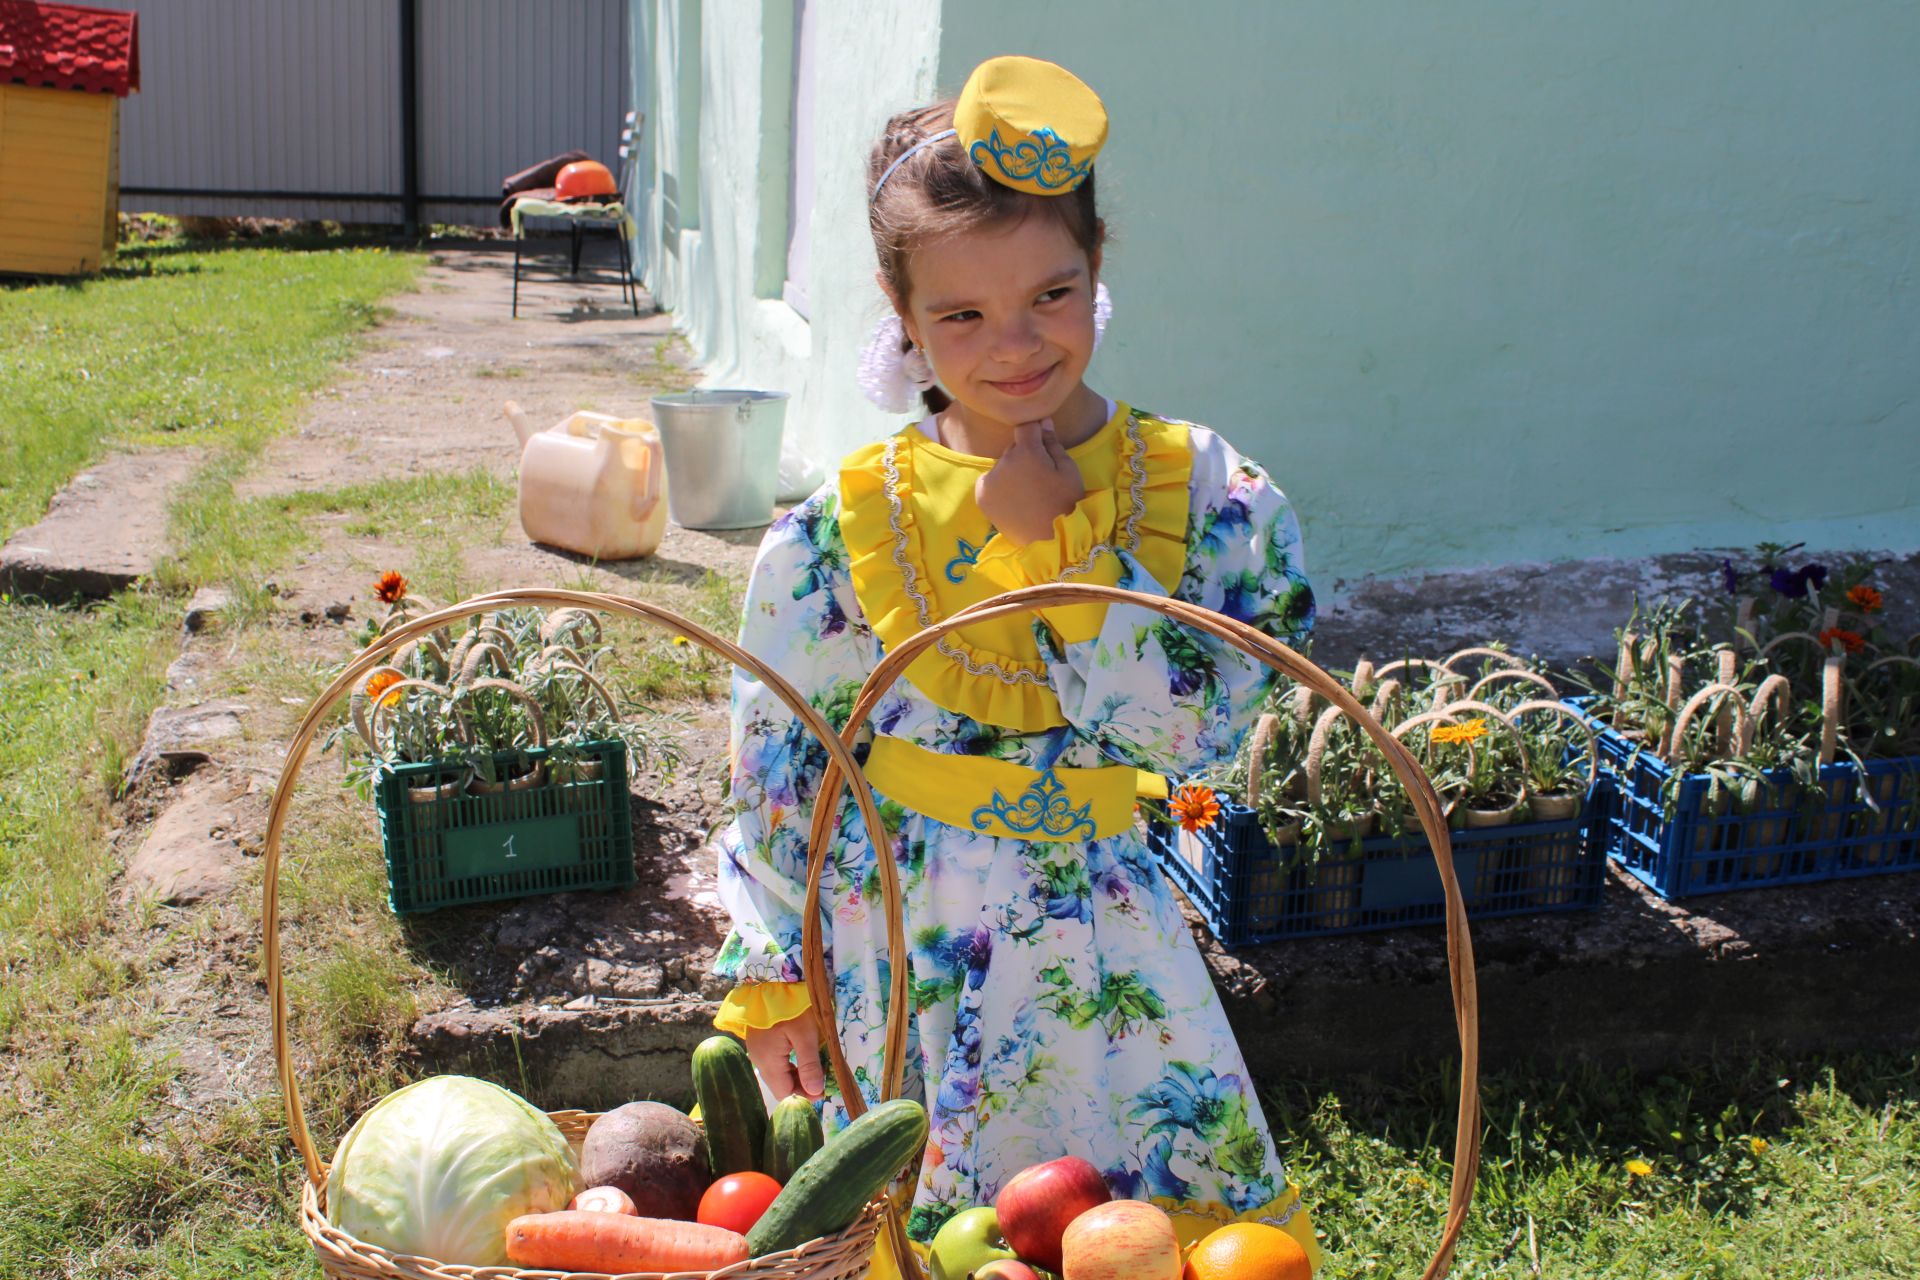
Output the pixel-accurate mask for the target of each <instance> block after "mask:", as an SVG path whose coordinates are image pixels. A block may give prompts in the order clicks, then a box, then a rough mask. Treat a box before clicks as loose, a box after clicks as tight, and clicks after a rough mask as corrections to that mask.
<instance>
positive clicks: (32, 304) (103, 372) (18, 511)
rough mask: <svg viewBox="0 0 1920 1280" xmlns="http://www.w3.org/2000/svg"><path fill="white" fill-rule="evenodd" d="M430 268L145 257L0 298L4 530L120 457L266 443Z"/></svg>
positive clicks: (298, 256)
mask: <svg viewBox="0 0 1920 1280" xmlns="http://www.w3.org/2000/svg"><path fill="white" fill-rule="evenodd" d="M417 261H418V260H417V259H416V258H413V257H410V256H407V255H401V254H393V253H388V252H386V251H384V250H380V249H369V248H360V249H331V250H323V251H319V252H313V253H275V252H261V251H259V250H249V249H242V248H233V249H226V250H211V251H206V252H183V251H180V249H179V248H178V247H177V246H136V247H133V248H131V249H129V250H127V251H126V252H125V253H123V254H122V256H121V260H120V263H119V265H118V266H117V267H116V268H114V269H113V271H111V272H109V273H108V274H107V275H105V276H103V277H101V278H98V279H93V280H84V281H77V282H62V283H50V284H28V285H19V286H12V287H8V288H4V289H0V404H4V405H6V406H7V412H6V413H5V414H4V415H0V477H5V479H4V482H0V531H4V532H11V531H12V530H14V529H16V528H18V527H19V526H21V525H23V524H28V523H31V522H32V521H33V520H35V519H37V518H38V517H39V515H40V513H41V512H42V511H43V510H45V508H46V504H47V499H48V498H50V497H51V496H52V495H53V493H54V491H55V490H56V489H58V488H59V487H60V486H61V485H62V484H64V483H66V481H67V479H68V478H69V477H71V476H72V475H73V474H74V473H75V472H76V471H79V470H81V469H82V468H83V467H85V466H86V465H87V464H88V463H90V462H92V461H94V459H95V458H97V457H98V456H99V454H100V452H101V450H102V448H103V447H104V446H105V445H107V444H109V443H126V444H141V445H151V446H160V447H168V446H177V445H181V444H196V445H229V444H233V443H236V442H258V441H260V440H262V439H265V438H266V437H267V436H268V435H270V434H271V433H272V432H273V430H275V429H276V428H277V426H278V425H279V422H280V419H281V417H282V415H284V414H285V412H286V411H287V410H288V409H289V408H291V407H292V406H293V405H295V404H297V403H299V401H300V400H301V399H302V398H303V397H304V396H305V395H306V394H307V393H308V392H310V391H312V390H313V389H315V388H317V387H318V386H319V385H320V384H321V383H322V381H323V380H324V379H325V377H326V375H327V372H328V370H329V369H330V368H331V367H332V366H333V364H334V363H335V362H336V361H337V360H339V359H340V357H342V356H343V355H344V354H346V352H347V350H348V345H347V344H348V343H349V341H350V340H351V338H352V336H353V335H354V334H356V333H358V332H359V331H361V330H362V329H365V328H366V327H367V325H368V324H370V323H371V322H372V321H373V320H374V319H376V318H377V316H378V309H377V306H376V303H377V302H378V300H379V299H380V298H381V297H382V296H384V295H385V294H388V293H391V292H392V291H393V290H395V289H398V288H403V287H405V286H406V285H407V284H408V283H410V282H411V281H412V279H413V275H414V272H415V270H416V269H417Z"/></svg>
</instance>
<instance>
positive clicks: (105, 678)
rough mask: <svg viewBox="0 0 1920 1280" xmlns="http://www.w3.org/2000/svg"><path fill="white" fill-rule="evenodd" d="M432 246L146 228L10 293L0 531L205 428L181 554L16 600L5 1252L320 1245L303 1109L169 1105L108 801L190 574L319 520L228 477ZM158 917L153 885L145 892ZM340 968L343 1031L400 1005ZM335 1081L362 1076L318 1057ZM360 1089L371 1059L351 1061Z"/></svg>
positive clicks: (241, 614)
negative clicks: (287, 1121) (336, 243)
mask: <svg viewBox="0 0 1920 1280" xmlns="http://www.w3.org/2000/svg"><path fill="white" fill-rule="evenodd" d="M417 268H418V258H417V256H413V255H403V254H393V253H388V252H385V251H382V250H376V249H364V248H360V249H339V248H330V247H325V246H324V245H322V246H321V247H318V248H316V250H315V251H312V252H299V253H294V252H287V251H285V250H284V249H275V248H272V247H266V246H259V245H249V246H244V247H242V246H235V247H231V248H221V249H201V248H196V247H194V246H189V245H178V244H163V245H146V246H134V247H130V248H129V249H127V250H126V251H124V252H123V255H122V258H121V262H120V264H119V266H117V267H116V268H114V269H113V270H112V271H110V272H108V273H106V274H105V275H103V276H102V277H101V278H98V279H94V280H88V281H79V282H67V283H53V284H29V285H15V286H9V287H6V288H4V289H0V404H5V405H6V406H7V412H6V413H5V414H4V415H0V477H4V478H3V479H0V533H11V532H12V531H13V530H14V529H16V528H18V527H20V526H21V525H23V524H26V523H29V522H31V521H32V520H34V519H37V518H38V516H39V514H40V512H41V511H42V510H43V509H44V508H45V505H46V502H47V500H48V498H49V497H50V496H51V495H52V493H53V492H54V491H55V490H56V489H58V488H59V486H60V485H62V484H63V483H65V482H66V480H67V479H68V478H69V477H71V476H72V475H73V474H74V473H75V472H76V471H78V470H80V469H81V468H83V467H84V466H86V465H88V464H90V463H91V462H93V461H94V460H95V459H97V458H98V457H99V455H100V453H101V452H102V451H103V450H105V449H107V448H109V447H114V446H120V445H135V446H142V447H158V448H166V447H174V446H179V445H185V444H191V445H194V446H197V447H199V448H201V449H202V450H203V451H204V462H203V464H202V466H201V467H200V469H199V470H198V472H197V473H196V474H195V476H194V477H193V479H192V481H191V482H190V483H189V484H187V485H186V486H185V487H184V489H183V491H182V493H181V494H180V496H179V498H178V499H177V501H176V503H175V505H174V509H173V512H172V516H173V535H174V545H175V546H176V547H177V548H179V553H178V554H177V555H176V556H175V557H174V558H173V559H172V560H171V561H169V562H168V563H167V564H166V565H165V566H164V567H163V568H162V570H161V571H160V572H159V573H158V574H156V578H155V581H154V582H153V583H151V584H149V585H148V586H147V587H145V588H143V589H140V590H136V591H130V592H123V593H121V594H120V595H118V596H115V597H113V598H112V599H110V600H107V601H104V602H101V603H98V604H95V605H90V606H85V607H50V606H46V605H43V604H40V603H38V602H34V601H25V600H7V601H5V602H4V603H0V1045H3V1046H4V1047H5V1049H6V1051H7V1052H6V1055H5V1058H6V1060H5V1064H4V1068H0V1070H3V1071H4V1078H5V1079H6V1081H7V1084H8V1087H6V1088H4V1089H0V1276H14V1275H28V1274H32V1275H46V1276H54V1275H69V1276H98V1275H124V1276H133V1275H152V1276H161V1275H166V1276H179V1275H205V1276H215V1275H221V1276H231V1275H245V1274H256V1275H258V1274H273V1275H283V1274H291V1273H296V1272H298V1271H299V1270H300V1269H301V1268H303V1267H306V1266H310V1263H308V1262H306V1261H305V1257H306V1250H305V1247H304V1244H303V1242H302V1241H301V1238H300V1236H299V1232H298V1229H297V1227H296V1226H295V1225H294V1224H293V1222H292V1220H291V1218H290V1216H289V1214H288V1211H287V1204H288V1201H287V1189H288V1187H289V1186H291V1185H292V1184H291V1182H290V1181H289V1177H290V1174H291V1170H290V1169H289V1167H288V1165H287V1158H288V1152H289V1148H288V1146H287V1143H286V1138H285V1133H284V1130H283V1129H282V1128H281V1126H280V1124H279V1122H278V1120H277V1118H276V1116H275V1115H273V1114H271V1113H270V1111H269V1110H268V1109H264V1108H252V1107H248V1108H238V1109H230V1110H228V1111H225V1112H222V1113H219V1114H212V1115H207V1114H198V1113H190V1112H183V1111H181V1110H179V1109H178V1108H177V1107H176V1106H175V1105H174V1092H173V1090H174V1083H175V1074H176V1073H175V1070H174V1067H173V1065H172V1064H171V1063H170V1062H169V1061H167V1060H166V1059H165V1058H164V1057H163V1056H161V1055H158V1054H156V1053H155V1052H154V1049H153V1047H152V1046H151V1044H150V1043H149V1042H148V1039H147V1034H146V1033H147V1032H148V1030H149V1029H150V1027H149V1023H150V1019H151V1012H150V1010H149V1009H146V1008H143V1007H142V1001H141V1000H140V998H139V996H140V988H139V984H140V982H141V980H142V978H143V975H142V974H141V973H140V972H139V970H138V967H137V966H136V965H133V964H131V963H129V962H125V961H121V960H116V959H114V958H112V956H111V955H110V953H109V952H108V951H107V950H106V949H105V948H104V946H103V942H104V940H105V939H106V937H107V934H108V931H109V920H110V916H111V913H112V912H113V911H114V910H115V908H114V906H113V905H112V903H111V901H110V899H109V888H110V885H111V883H112V878H113V875H114V873H115V871H116V859H115V857H114V854H113V851H112V850H111V849H110V848H109V844H108V839H107V836H108V833H109V828H110V825H111V823H112V821H113V813H112V809H111V803H112V800H113V798H114V797H115V795H116V794H117V793H118V791H119V790H120V787H121V784H122V782H123V773H124V770H125V767H126V764H127V761H128V758H129V755H130V753H131V751H132V749H133V748H134V746H135V745H136V744H137V743H138V742H139V740H140V733H141V728H142V726H143V724H144V723H145V719H146V716H147V714H148V713H149V712H150V711H151V709H152V708H153V706H154V705H156V704H157V702H158V701H159V699H160V697H161V694H162V692H163V683H164V682H163V672H164V670H165V667H166V664H167V662H168V661H169V659H170V658H171V657H172V655H173V654H174V653H175V652H177V647H178V628H179V625H180V603H181V600H180V593H181V591H183V590H184V589H185V588H186V587H187V586H189V585H193V584H197V583H202V582H219V581H226V582H231V583H233V584H234V585H236V586H238V587H239V588H240V589H241V590H242V593H243V594H242V598H241V601H240V608H239V610H238V611H237V616H236V617H235V619H234V622H235V625H236V626H239V627H241V628H244V627H245V625H246V623H247V622H248V621H249V619H250V618H252V617H253V616H255V615H256V614H257V611H258V606H259V605H260V603H261V601H260V597H259V590H260V588H259V581H260V573H261V572H262V571H263V570H264V569H265V568H266V567H268V566H270V565H271V564H272V563H273V562H274V560H275V559H276V558H278V557H280V556H282V555H284V554H285V553H286V552H287V551H288V550H289V549H291V548H292V547H293V546H295V545H297V544H298V542H299V541H300V539H301V538H302V537H303V536H304V534H303V531H302V530H301V528H300V527H299V522H298V520H297V518H296V517H295V515H294V514H293V513H286V514H285V515H284V516H283V518H280V519H263V518H262V516H263V514H267V513H266V512H264V510H263V509H262V508H260V507H259V506H258V505H257V504H250V503H243V502H240V501H238V500H237V499H236V498H235V496H234V494H233V488H232V484H233V480H234V479H235V477H237V476H238V475H239V474H240V472H241V471H242V470H243V469H244V467H245V466H246V464H247V461H248V460H249V459H250V457H251V456H252V455H253V454H254V453H255V452H256V451H257V450H258V448H259V446H260V445H261V444H263V443H264V442H265V441H266V440H268V439H269V438H271V436H272V435H273V434H274V433H275V432H277V431H279V430H282V429H284V427H285V426H286V424H287V422H288V420H289V415H290V411H291V410H292V409H293V408H294V407H296V406H297V405H298V404H299V403H300V402H301V400H302V399H303V398H304V397H305V396H306V395H307V394H308V393H309V392H311V391H312V390H313V389H315V388H317V387H318V386H320V385H322V384H323V383H324V381H325V380H326V379H327V377H328V376H329V375H330V374H331V373H332V371H333V369H334V367H335V366H336V364H337V363H338V361H339V360H340V358H341V357H343V356H344V355H346V354H347V353H348V352H349V351H350V350H351V348H352V343H353V341H354V339H355V336H356V335H357V334H358V333H359V332H361V331H362V330H364V329H365V328H366V327H367V326H368V325H370V324H371V323H373V322H374V320H376V319H377V318H378V316H379V314H380V308H379V299H380V298H381V297H383V296H385V295H387V294H389V293H391V292H392V291H394V290H395V289H398V288H402V287H404V286H406V285H407V284H408V283H409V282H410V281H411V280H412V279H413V278H414V273H415V271H416V270H417ZM126 909H127V910H128V911H129V912H131V913H135V917H134V918H136V919H142V920H146V919H151V908H150V904H140V903H132V904H129V905H128V907H127V908H126ZM351 959H352V960H355V961H357V962H358V963H359V966H360V969H361V973H360V974H346V973H343V972H342V971H341V970H340V969H339V968H338V967H337V964H338V960H336V964H335V966H332V967H324V968H322V969H321V970H320V976H319V977H318V978H316V979H315V988H314V990H315V991H316V992H317V995H316V996H315V997H314V998H313V1000H312V1004H313V1005H314V1006H315V1007H316V1011H315V1012H314V1014H313V1016H314V1017H315V1018H317V1019H319V1020H320V1021H321V1022H322V1023H323V1024H326V1023H328V1022H329V1020H330V1025H332V1026H333V1027H334V1028H335V1034H336V1037H337V1038H336V1041H335V1045H336V1047H335V1048H333V1049H332V1050H330V1051H329V1054H328V1055H327V1056H328V1057H330V1058H331V1059H332V1060H333V1064H337V1063H338V1062H339V1061H340V1060H341V1059H342V1058H343V1057H344V1056H345V1050H344V1049H343V1048H340V1047H338V1046H342V1045H345V1044H347V1043H349V1042H353V1043H360V1042H364V1041H365V1039H366V1038H367V1035H368V1030H367V1029H368V1028H369V1027H378V1026H381V1025H386V1024H390V1022H391V1018H392V1016H393V1007H394V1006H393V1001H392V1000H391V998H390V997H388V996H386V995H384V994H382V993H380V992H378V991H376V990H373V989H372V988H373V987H374V985H376V983H377V979H378V978H379V977H380V973H381V971H380V970H379V969H378V968H376V967H372V965H371V962H370V959H369V957H368V956H366V955H357V956H353V957H351ZM320 1065H321V1066H322V1068H323V1074H322V1076H321V1085H320V1091H321V1092H322V1093H323V1094H326V1093H330V1094H332V1095H333V1096H334V1097H335V1099H336V1100H339V1099H343V1098H344V1096H345V1095H346V1094H347V1093H348V1092H349V1091H348V1090H346V1089H342V1088H337V1087H336V1088H332V1089H329V1088H328V1086H327V1082H328V1080H329V1078H332V1079H335V1080H338V1079H340V1078H343V1077H346V1076H347V1075H349V1072H348V1071H347V1070H345V1069H344V1068H342V1067H340V1066H338V1065H331V1066H330V1064H329V1063H328V1062H326V1061H323V1062H322V1063H321V1064H320ZM350 1074H351V1076H352V1079H353V1081H354V1087H355V1089H356V1090H364V1089H367V1088H370V1087H377V1083H378V1080H379V1070H378V1065H377V1063H374V1064H371V1065H369V1064H356V1066H355V1067H354V1069H353V1071H352V1072H351V1073H350Z"/></svg>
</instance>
